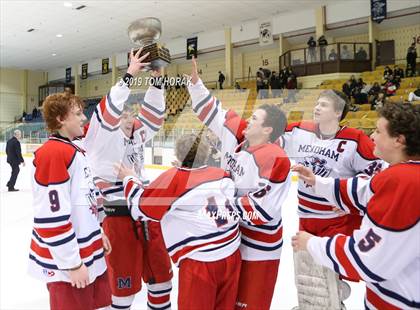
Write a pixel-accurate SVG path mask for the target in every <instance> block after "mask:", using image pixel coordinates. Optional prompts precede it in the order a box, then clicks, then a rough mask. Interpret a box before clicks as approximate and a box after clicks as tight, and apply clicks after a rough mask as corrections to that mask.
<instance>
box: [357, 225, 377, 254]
mask: <svg viewBox="0 0 420 310" xmlns="http://www.w3.org/2000/svg"><path fill="white" fill-rule="evenodd" d="M381 239H382V238H381V237H380V236H378V235H377V234H375V233H374V232H373V230H372V228H371V229H369V231H368V233H367V234H366V236H365V237H364V238H363V239H362V240H360V241H359V244H358V246H359V249H360V251H362V252H368V251H370V250H372V249H373V248H374V247H375V245H376V244H377V243H379V241H381Z"/></svg>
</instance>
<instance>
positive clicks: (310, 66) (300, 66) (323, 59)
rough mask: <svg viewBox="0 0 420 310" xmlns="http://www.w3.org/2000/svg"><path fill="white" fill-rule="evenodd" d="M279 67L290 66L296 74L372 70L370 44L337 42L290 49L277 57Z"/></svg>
mask: <svg viewBox="0 0 420 310" xmlns="http://www.w3.org/2000/svg"><path fill="white" fill-rule="evenodd" d="M279 65H280V68H284V67H291V68H292V70H293V72H294V73H295V74H296V75H297V76H306V75H315V74H325V73H335V72H363V71H371V70H372V44H371V43H347V42H339V43H334V44H328V45H326V46H317V47H313V48H309V47H307V48H301V49H295V50H290V51H288V52H286V53H284V54H283V55H281V56H280V58H279Z"/></svg>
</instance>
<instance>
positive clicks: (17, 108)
mask: <svg viewBox="0 0 420 310" xmlns="http://www.w3.org/2000/svg"><path fill="white" fill-rule="evenodd" d="M23 80H24V70H17V69H7V68H0V121H1V122H12V121H14V119H15V117H20V116H22V112H23V111H24V110H26V112H32V109H33V108H34V106H38V87H39V86H41V85H43V84H45V73H44V72H40V71H28V83H27V97H26V100H23V98H22V97H23V94H24V89H23Z"/></svg>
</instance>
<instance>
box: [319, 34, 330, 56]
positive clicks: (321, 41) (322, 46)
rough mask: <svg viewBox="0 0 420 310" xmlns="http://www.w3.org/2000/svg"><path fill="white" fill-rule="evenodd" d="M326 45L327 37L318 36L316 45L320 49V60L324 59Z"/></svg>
mask: <svg viewBox="0 0 420 310" xmlns="http://www.w3.org/2000/svg"><path fill="white" fill-rule="evenodd" d="M327 45H328V41H327V39H326V38H325V36H323V35H322V36H320V37H319V38H318V46H319V49H320V53H321V61H325V59H326V54H327V53H326V46H327Z"/></svg>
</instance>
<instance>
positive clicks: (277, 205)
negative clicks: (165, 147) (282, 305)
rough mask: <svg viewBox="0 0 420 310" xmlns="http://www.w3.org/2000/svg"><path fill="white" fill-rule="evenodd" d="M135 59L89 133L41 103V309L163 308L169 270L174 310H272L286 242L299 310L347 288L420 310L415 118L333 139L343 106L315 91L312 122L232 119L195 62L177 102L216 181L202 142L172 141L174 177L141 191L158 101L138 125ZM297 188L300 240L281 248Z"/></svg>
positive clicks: (400, 107)
mask: <svg viewBox="0 0 420 310" xmlns="http://www.w3.org/2000/svg"><path fill="white" fill-rule="evenodd" d="M141 52H142V50H141V49H139V50H138V51H137V52H133V51H132V52H131V54H130V63H129V66H128V69H127V72H126V74H125V76H124V77H123V78H122V79H121V80H120V81H118V83H117V84H116V85H114V86H112V88H111V89H110V91H109V93H108V94H106V95H105V96H104V97H103V99H102V100H101V102H100V103H99V104H98V105H97V106H96V109H95V111H94V114H93V116H92V118H91V119H90V120H89V122H87V119H86V117H85V115H84V114H83V101H82V100H81V99H80V98H79V97H78V96H75V95H72V94H70V93H68V92H65V93H57V94H53V95H50V96H48V97H47V98H46V99H45V101H44V102H43V116H44V120H45V123H46V126H47V128H48V130H49V131H50V132H51V136H50V137H49V139H48V141H47V142H45V143H44V144H43V145H42V146H41V147H40V148H39V149H38V150H37V151H36V152H35V157H34V160H33V166H34V174H33V183H32V191H33V206H34V210H35V215H34V227H33V231H32V241H31V246H30V255H29V258H30V259H29V262H30V269H29V270H30V273H31V275H33V276H34V277H36V278H38V279H41V280H43V281H45V282H46V283H47V287H48V291H49V295H50V307H51V309H60V310H61V309H98V308H105V309H130V307H131V306H132V304H133V300H134V297H135V295H136V293H138V292H139V291H140V290H141V289H144V290H147V307H148V309H153V310H155V309H170V308H171V302H170V296H171V289H172V285H173V283H172V281H173V279H172V278H173V274H172V267H174V268H178V271H179V277H178V284H177V286H178V295H177V308H178V309H200V310H203V309H237V310H241V309H243V310H251V309H252V310H265V309H267V310H268V309H270V305H271V304H272V299H273V294H274V291H275V284H276V281H277V275H278V270H279V266H280V264H281V261H282V260H281V253H282V247H283V245H284V244H285V243H290V242H291V243H292V246H293V250H294V274H295V284H296V288H297V294H298V301H299V306H298V307H299V309H345V300H346V298H348V297H349V295H350V294H351V290H350V286H349V284H348V282H349V281H356V282H357V281H364V282H365V283H366V295H365V301H364V302H365V306H366V308H368V309H419V308H420V292H419V287H420V280H419V279H420V257H419V252H420V243H419V240H418V238H419V235H420V224H419V218H420V208H419V201H420V193H419V189H420V105H411V104H403V103H395V104H388V105H385V106H384V107H383V108H382V109H381V110H380V111H379V115H380V117H379V119H378V121H377V124H376V129H375V131H374V132H373V134H372V135H371V136H370V137H369V136H367V135H366V134H365V133H364V132H363V131H361V130H358V129H355V128H350V127H346V126H340V121H341V120H342V119H344V117H345V116H346V114H347V112H348V110H349V100H348V98H347V97H346V96H345V95H344V94H343V93H341V92H339V91H336V90H325V91H322V92H321V93H320V95H319V97H318V99H317V101H316V103H314V104H315V107H314V113H313V115H314V117H313V120H312V121H302V122H297V123H287V117H286V115H285V113H284V112H283V111H282V107H281V105H276V104H263V105H260V106H258V107H257V108H255V110H254V111H253V113H252V115H251V117H250V118H249V119H242V118H241V117H240V115H239V114H237V112H236V111H234V110H231V109H229V110H225V109H224V108H223V102H221V101H219V100H218V98H216V97H215V96H213V95H212V92H211V91H209V90H208V89H207V88H206V86H205V85H204V83H203V82H202V80H201V79H200V76H199V74H198V69H197V61H196V59H194V58H193V59H192V61H191V67H192V70H191V73H189V72H188V76H186V80H188V81H189V83H188V85H187V89H188V92H189V95H190V97H191V102H192V109H193V111H194V112H195V114H196V115H197V117H198V118H199V119H200V121H201V122H202V123H203V124H204V125H205V128H206V131H209V132H211V133H212V134H214V135H215V136H217V138H218V139H219V141H220V154H221V163H220V167H212V166H210V165H207V161H208V159H209V155H210V149H211V145H210V142H209V139H208V138H207V135H206V134H205V132H203V131H200V132H196V133H193V134H186V135H183V136H181V137H179V138H178V139H177V141H176V145H175V156H176V161H175V162H174V163H173V164H174V166H173V167H172V168H170V169H167V170H165V171H163V172H162V173H161V174H160V175H159V176H158V177H157V178H155V179H154V180H152V182H150V180H148V179H147V178H146V177H145V173H144V171H145V167H144V158H143V152H144V148H145V147H146V143H147V142H148V141H150V140H151V139H152V138H153V137H154V135H155V134H156V133H157V132H158V131H159V129H160V127H161V126H162V123H163V120H164V113H165V97H164V91H165V90H164V88H163V87H162V85H161V84H159V83H152V85H150V86H149V87H148V90H147V92H146V94H145V97H144V100H143V102H141V108H140V110H139V111H138V110H136V109H135V108H133V106H132V105H130V104H128V103H127V99H128V97H129V95H130V86H131V85H130V84H131V83H130V81H132V80H133V79H135V78H136V76H137V75H138V74H139V72H140V71H141V70H142V69H144V68H145V67H146V66H147V65H149V63H146V62H145V59H146V57H147V56H148V53H146V54H141ZM161 75H162V72H161V70H151V76H152V77H153V78H154V79H150V80H156V81H158V80H159V77H161ZM296 176H297V177H298V180H297V182H298V186H297V188H298V190H297V202H298V203H297V205H296V212H298V215H299V231H298V232H296V235H295V236H294V237H293V238H292V240H290V239H288V240H286V239H283V219H282V208H283V205H284V202H285V200H286V197H287V196H288V195H289V193H290V191H291V184H292V182H294V181H296V179H295V180H293V179H294V178H296ZM142 282H143V283H144V284H145V287H143V288H142ZM280 295H281V294H280Z"/></svg>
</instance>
